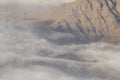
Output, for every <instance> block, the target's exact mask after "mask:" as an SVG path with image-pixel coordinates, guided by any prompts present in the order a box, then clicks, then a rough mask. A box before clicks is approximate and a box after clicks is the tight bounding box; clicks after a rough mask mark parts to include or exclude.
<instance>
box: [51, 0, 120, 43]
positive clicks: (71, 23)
mask: <svg viewBox="0 0 120 80" xmlns="http://www.w3.org/2000/svg"><path fill="white" fill-rule="evenodd" d="M63 6H64V16H63V15H62V16H61V17H60V18H59V19H58V18H57V19H56V20H55V22H54V23H53V24H52V25H51V26H52V28H54V29H56V30H58V31H65V32H72V33H73V34H74V35H75V36H76V37H77V38H78V39H79V40H80V41H81V42H83V43H86V42H91V41H98V40H100V41H105V42H114V43H117V42H120V36H119V33H120V0H77V1H75V2H72V3H67V4H64V5H63Z"/></svg>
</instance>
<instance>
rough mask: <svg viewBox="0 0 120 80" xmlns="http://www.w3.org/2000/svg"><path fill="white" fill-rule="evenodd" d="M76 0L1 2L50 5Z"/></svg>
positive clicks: (1, 0)
mask: <svg viewBox="0 0 120 80" xmlns="http://www.w3.org/2000/svg"><path fill="white" fill-rule="evenodd" d="M71 1H74V0H0V4H3V5H9V4H19V5H30V6H31V5H32V6H33V5H50V4H52V5H53V4H54V5H56V4H61V3H65V2H71Z"/></svg>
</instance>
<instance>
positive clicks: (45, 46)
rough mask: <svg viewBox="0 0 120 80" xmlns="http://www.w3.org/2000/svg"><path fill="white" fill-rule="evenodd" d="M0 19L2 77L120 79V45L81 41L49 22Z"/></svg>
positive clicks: (16, 79) (10, 79)
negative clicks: (23, 22)
mask: <svg viewBox="0 0 120 80" xmlns="http://www.w3.org/2000/svg"><path fill="white" fill-rule="evenodd" d="M26 26H27V25H20V24H19V22H17V23H16V22H12V21H1V22H0V80H21V79H22V80H119V79H120V77H119V74H120V68H119V67H120V64H119V63H118V62H119V61H120V59H119V56H120V45H119V44H117V45H115V44H108V43H103V42H96V43H88V44H78V41H77V39H76V38H75V37H74V35H72V34H71V33H63V32H56V31H51V30H50V29H49V28H48V26H44V25H42V26H41V25H37V24H36V25H34V27H27V28H26Z"/></svg>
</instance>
